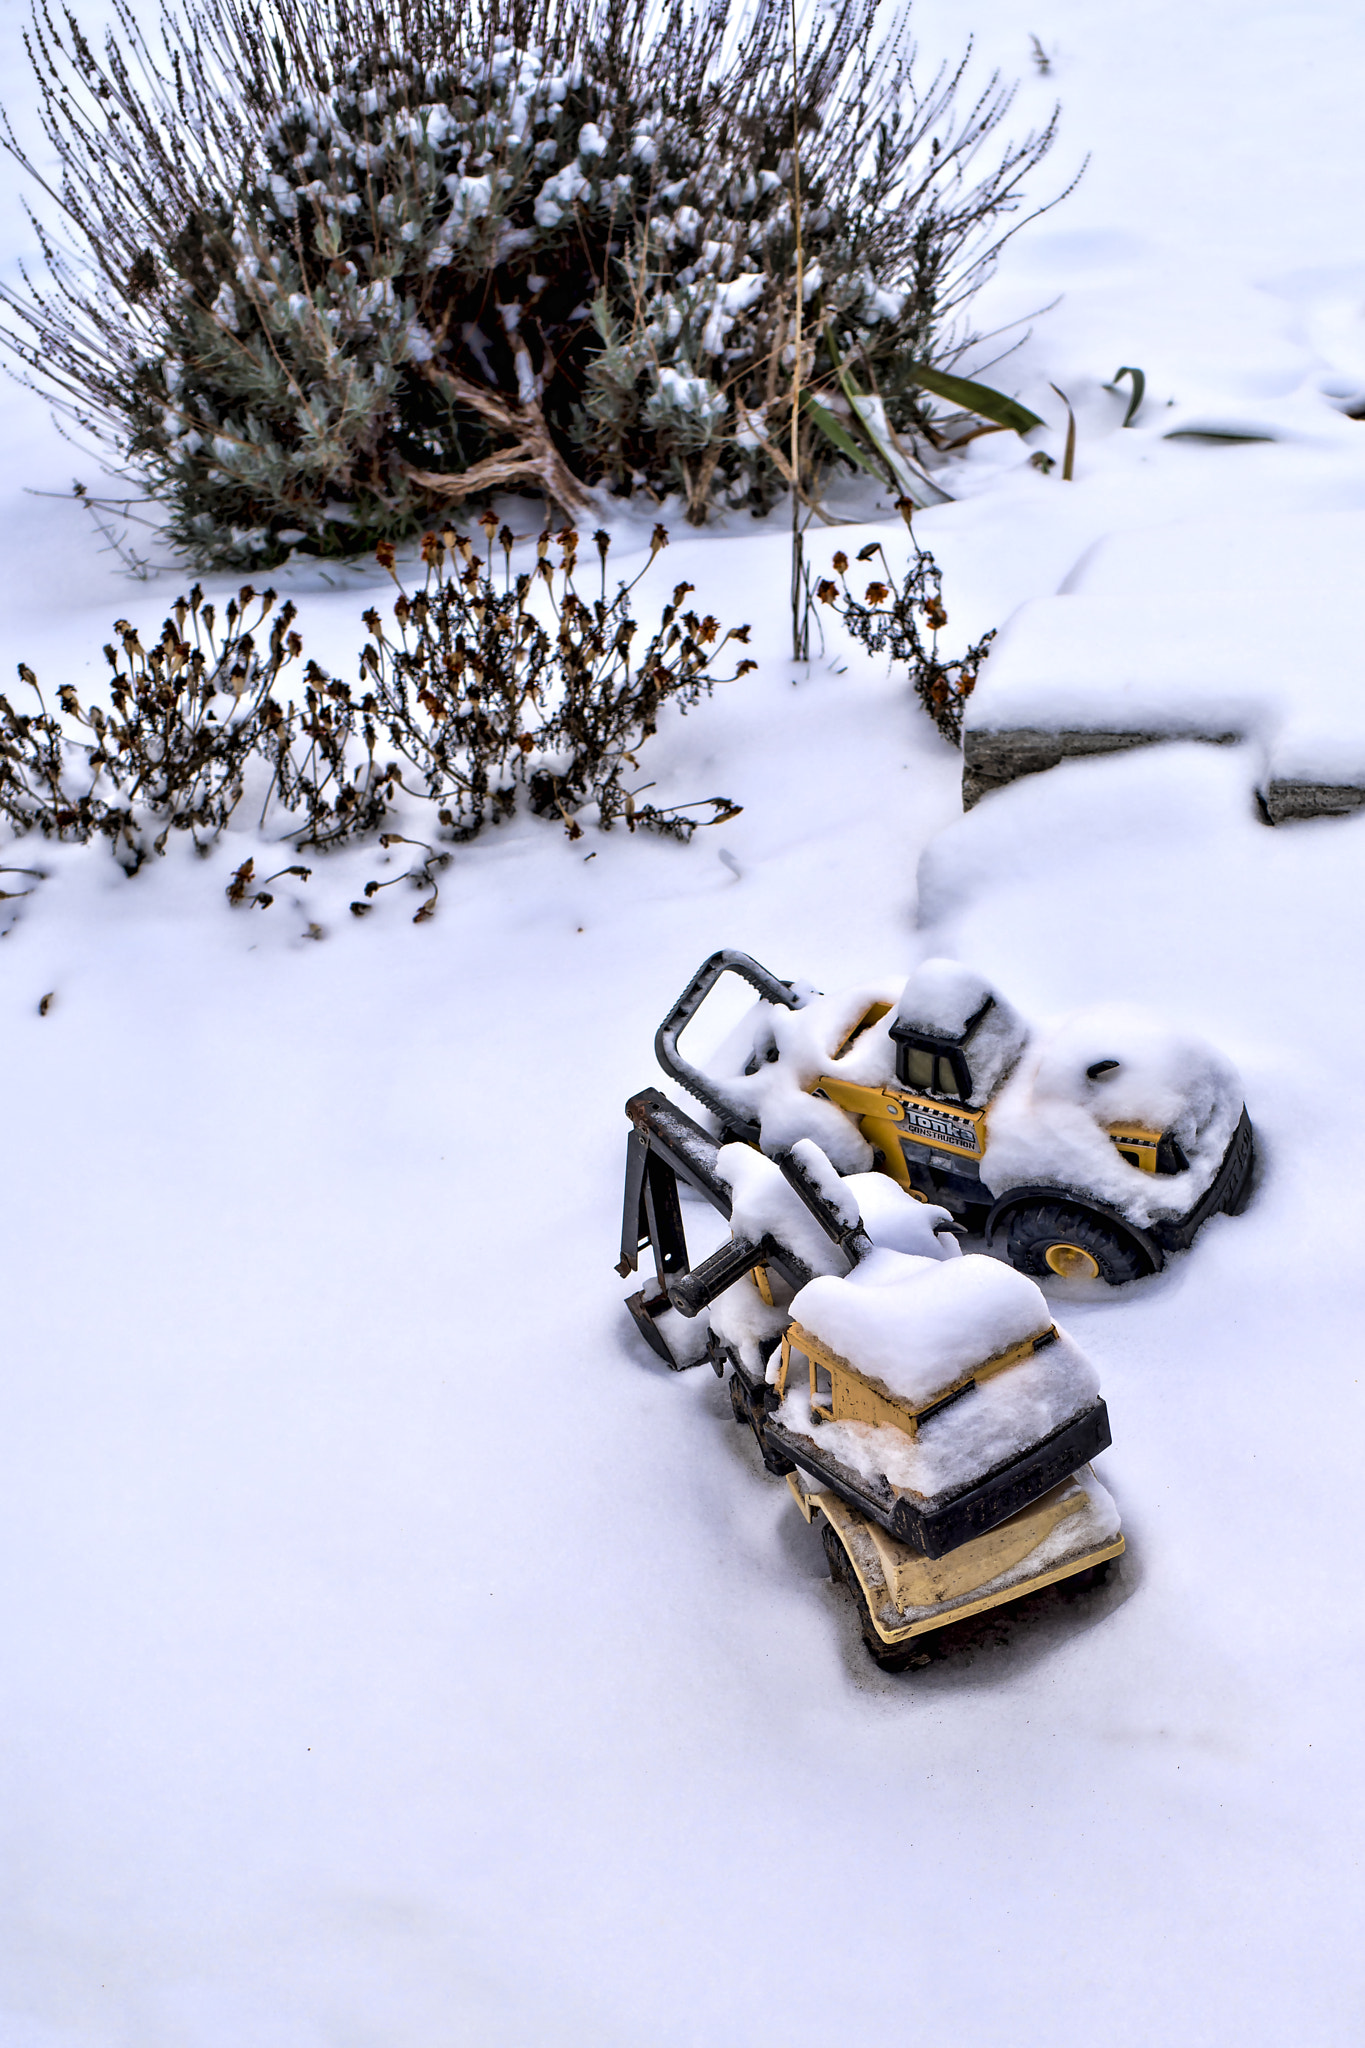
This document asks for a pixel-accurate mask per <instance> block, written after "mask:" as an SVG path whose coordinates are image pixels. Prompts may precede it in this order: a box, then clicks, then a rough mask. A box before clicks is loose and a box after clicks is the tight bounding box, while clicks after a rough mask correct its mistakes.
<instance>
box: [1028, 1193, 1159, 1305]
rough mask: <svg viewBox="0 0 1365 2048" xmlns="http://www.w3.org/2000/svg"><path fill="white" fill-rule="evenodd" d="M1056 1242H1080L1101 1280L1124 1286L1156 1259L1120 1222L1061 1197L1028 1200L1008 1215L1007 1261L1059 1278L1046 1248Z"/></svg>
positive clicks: (1034, 1273)
mask: <svg viewBox="0 0 1365 2048" xmlns="http://www.w3.org/2000/svg"><path fill="white" fill-rule="evenodd" d="M1057 1244H1074V1245H1079V1247H1080V1249H1081V1250H1082V1251H1086V1252H1089V1254H1090V1256H1091V1258H1092V1259H1093V1260H1094V1261H1095V1264H1096V1265H1097V1266H1098V1267H1099V1269H1100V1278H1101V1280H1104V1281H1107V1282H1108V1284H1109V1286H1111V1287H1122V1286H1123V1284H1124V1282H1125V1281H1127V1280H1141V1279H1142V1278H1143V1276H1144V1275H1145V1274H1147V1273H1150V1272H1151V1271H1152V1261H1151V1259H1150V1258H1149V1257H1148V1256H1147V1253H1146V1252H1145V1251H1144V1250H1143V1249H1142V1246H1141V1245H1140V1244H1138V1243H1137V1241H1136V1240H1135V1239H1134V1238H1131V1237H1128V1236H1126V1235H1125V1234H1124V1232H1123V1231H1122V1229H1121V1228H1120V1226H1119V1225H1117V1224H1113V1223H1110V1222H1108V1221H1107V1220H1106V1219H1105V1218H1104V1217H1102V1216H1096V1215H1095V1214H1094V1213H1093V1211H1088V1210H1085V1209H1079V1208H1072V1207H1070V1206H1069V1205H1066V1204H1063V1203H1061V1202H1027V1203H1025V1204H1024V1205H1023V1207H1021V1208H1018V1209H1016V1210H1015V1211H1014V1212H1013V1214H1012V1215H1011V1216H1010V1219H1009V1238H1008V1240H1007V1244H1006V1250H1007V1253H1008V1256H1009V1262H1010V1264H1011V1265H1012V1266H1017V1267H1018V1269H1019V1271H1020V1272H1021V1273H1027V1274H1028V1275H1029V1276H1030V1277H1031V1278H1032V1279H1034V1280H1050V1279H1055V1277H1056V1275H1055V1274H1054V1273H1053V1271H1052V1268H1051V1267H1050V1266H1049V1265H1048V1263H1047V1253H1048V1251H1049V1249H1050V1248H1051V1246H1053V1245H1057Z"/></svg>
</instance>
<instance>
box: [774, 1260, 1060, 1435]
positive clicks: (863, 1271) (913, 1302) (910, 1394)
mask: <svg viewBox="0 0 1365 2048" xmlns="http://www.w3.org/2000/svg"><path fill="white" fill-rule="evenodd" d="M791 1312H792V1318H793V1320H794V1321H795V1322H798V1323H799V1324H800V1325H801V1327H802V1329H803V1330H807V1331H809V1333H810V1335H811V1336H812V1337H815V1338H817V1339H818V1340H819V1341H820V1342H821V1343H822V1344H824V1345H826V1346H828V1348H829V1349H830V1350H831V1351H833V1352H835V1353H836V1354H837V1355H838V1356H839V1357H840V1358H845V1359H847V1360H848V1362H849V1364H850V1365H853V1366H856V1367H857V1369H858V1371H859V1372H862V1373H868V1374H870V1375H871V1376H872V1377H874V1378H875V1379H878V1380H880V1381H881V1382H882V1384H883V1385H884V1386H885V1387H886V1388H887V1390H888V1392H890V1393H892V1394H896V1395H898V1396H900V1398H901V1399H903V1400H906V1401H910V1402H913V1403H914V1405H915V1406H916V1407H924V1406H926V1405H927V1404H928V1403H929V1402H930V1401H933V1400H934V1399H936V1397H937V1396H938V1395H939V1394H942V1393H944V1392H945V1391H946V1390H947V1389H948V1388H949V1387H951V1386H953V1385H955V1384H956V1382H957V1381H958V1380H960V1379H961V1378H962V1376H963V1374H964V1373H967V1372H970V1371H971V1370H972V1368H973V1367H974V1366H980V1365H985V1364H986V1362H987V1360H989V1359H992V1358H996V1357H998V1356H999V1354H1000V1353H1001V1352H1002V1351H1008V1350H1010V1349H1011V1348H1012V1347H1013V1346H1014V1345H1016V1344H1022V1343H1024V1342H1025V1340H1026V1339H1028V1338H1030V1337H1038V1336H1040V1335H1041V1334H1042V1333H1043V1332H1044V1331H1045V1330H1047V1329H1048V1328H1049V1327H1050V1325H1051V1321H1052V1318H1051V1315H1050V1314H1049V1312H1048V1305H1047V1302H1046V1300H1045V1299H1044V1296H1043V1291H1042V1289H1041V1288H1040V1287H1039V1286H1037V1284H1036V1283H1035V1282H1034V1281H1032V1280H1030V1279H1028V1278H1027V1276H1026V1275H1025V1274H1023V1273H1016V1272H1015V1271H1014V1269H1013V1267H1012V1266H1005V1265H1002V1264H1001V1263H1000V1262H999V1261H998V1260H996V1259H988V1258H983V1257H982V1256H981V1255H980V1253H977V1252H973V1253H971V1254H969V1255H968V1256H967V1257H965V1258H961V1259H951V1260H934V1259H923V1258H915V1257H913V1256H911V1255H909V1254H907V1253H905V1252H896V1251H889V1250H877V1251H873V1252H870V1253H869V1254H868V1255H867V1257H866V1258H865V1259H863V1261H862V1262H861V1264H859V1265H858V1266H856V1267H855V1268H854V1270H853V1272H852V1273H851V1274H849V1275H848V1276H847V1277H846V1278H840V1277H838V1276H837V1275H834V1276H831V1275H827V1274H821V1275H820V1276H818V1277H817V1278H816V1279H814V1280H810V1281H808V1282H807V1284H806V1285H805V1286H804V1287H803V1288H802V1289H801V1290H800V1292H799V1293H798V1294H797V1295H796V1296H795V1297H794V1299H793V1301H792V1308H791ZM1009 1370H1011V1368H1006V1376H1008V1372H1009Z"/></svg>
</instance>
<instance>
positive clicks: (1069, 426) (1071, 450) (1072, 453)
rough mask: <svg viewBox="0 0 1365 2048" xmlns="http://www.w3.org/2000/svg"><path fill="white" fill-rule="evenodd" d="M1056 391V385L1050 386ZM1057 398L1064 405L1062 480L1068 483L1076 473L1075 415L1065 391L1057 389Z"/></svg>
mask: <svg viewBox="0 0 1365 2048" xmlns="http://www.w3.org/2000/svg"><path fill="white" fill-rule="evenodd" d="M1052 388H1053V390H1054V391H1057V386H1056V385H1055V384H1054V385H1053V386H1052ZM1057 396H1058V398H1060V399H1061V401H1062V404H1063V405H1064V406H1065V407H1066V452H1065V454H1064V455H1063V456H1062V482H1063V483H1064V484H1069V483H1071V482H1072V481H1073V479H1074V477H1075V475H1076V415H1075V413H1074V412H1073V411H1072V410H1071V400H1070V399H1069V398H1068V397H1067V395H1066V393H1065V391H1057Z"/></svg>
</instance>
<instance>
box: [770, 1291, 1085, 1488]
mask: <svg viewBox="0 0 1365 2048" xmlns="http://www.w3.org/2000/svg"><path fill="white" fill-rule="evenodd" d="M881 1256H883V1257H891V1256H894V1255H893V1254H891V1253H883V1254H882V1255H881ZM971 1263H972V1261H971V1258H970V1256H969V1257H968V1258H965V1259H963V1260H962V1261H961V1262H960V1263H959V1264H957V1265H953V1266H940V1267H935V1268H934V1269H933V1270H934V1271H935V1272H936V1273H940V1274H945V1275H946V1274H956V1273H961V1272H962V1271H964V1269H966V1268H967V1267H968V1266H970V1264H971ZM983 1263H989V1262H983ZM1002 1270H1007V1269H1002ZM1014 1277H1015V1278H1016V1279H1022V1278H1023V1275H1022V1274H1016V1275H1015V1276H1014ZM822 1284H824V1283H822V1282H819V1281H813V1282H812V1283H811V1285H812V1286H820V1285H822ZM808 1292H809V1289H808V1288H803V1289H802V1294H806V1293H808ZM800 1299H801V1295H798V1296H797V1300H798V1301H799V1300H800ZM798 1320H800V1318H799V1314H798ZM909 1377H910V1375H908V1374H907V1375H906V1378H909ZM921 1383H922V1382H921ZM1099 1390H1100V1383H1099V1377H1098V1375H1097V1373H1096V1371H1095V1368H1094V1366H1093V1365H1092V1364H1091V1363H1090V1361H1089V1359H1088V1358H1086V1356H1085V1355H1084V1353H1083V1352H1082V1351H1081V1350H1080V1348H1079V1346H1078V1345H1076V1344H1075V1343H1074V1342H1073V1341H1072V1339H1071V1338H1069V1337H1067V1336H1066V1335H1064V1334H1062V1335H1059V1336H1058V1338H1057V1341H1056V1342H1055V1343H1053V1344H1048V1345H1046V1346H1045V1347H1044V1349H1043V1350H1041V1351H1039V1352H1035V1354H1034V1355H1033V1357H1032V1358H1029V1359H1026V1360H1025V1361H1024V1362H1023V1363H1022V1364H1020V1365H1011V1366H1007V1367H1006V1368H1005V1370H1004V1371H1003V1372H998V1373H996V1374H995V1375H994V1376H993V1377H992V1378H991V1379H988V1380H983V1381H981V1382H980V1384H979V1385H977V1386H975V1387H973V1388H972V1389H971V1391H970V1392H969V1393H966V1394H963V1395H961V1396H960V1397H959V1399H957V1400H955V1401H951V1402H949V1404H948V1406H947V1407H946V1408H943V1409H941V1410H940V1411H939V1413H938V1414H937V1415H933V1416H931V1417H930V1418H929V1420H928V1421H927V1422H926V1423H925V1424H924V1425H923V1427H922V1428H921V1430H920V1433H919V1435H918V1436H917V1437H914V1438H911V1437H909V1436H907V1435H906V1434H905V1432H904V1431H903V1430H900V1429H896V1428H894V1427H892V1425H891V1424H889V1423H873V1422H816V1421H813V1420H812V1417H811V1412H810V1384H809V1379H808V1378H807V1377H806V1376H804V1375H803V1376H802V1377H800V1378H798V1376H797V1374H796V1372H795V1370H793V1372H792V1374H791V1377H790V1379H789V1380H788V1383H787V1393H786V1395H785V1397H784V1399H783V1402H782V1405H781V1407H780V1408H779V1409H778V1411H777V1420H778V1422H779V1423H780V1424H781V1425H782V1427H783V1428H784V1429H787V1430H788V1431H790V1432H791V1434H792V1435H793V1436H797V1437H804V1438H805V1439H806V1440H807V1442H808V1443H809V1444H810V1445H811V1446H812V1449H813V1451H814V1453H815V1455H816V1456H817V1457H819V1458H820V1459H822V1460H825V1461H828V1460H830V1459H834V1460H836V1461H837V1462H838V1463H839V1464H841V1465H846V1466H848V1467H849V1468H850V1470H851V1471H853V1472H855V1473H857V1474H859V1475H861V1477H862V1478H863V1479H867V1480H878V1479H884V1480H887V1481H889V1483H890V1484H891V1485H892V1486H895V1487H900V1488H902V1489H904V1491H905V1492H907V1493H910V1494H913V1495H914V1496H915V1498H916V1500H917V1501H918V1502H921V1503H924V1504H926V1505H928V1506H931V1507H933V1506H939V1505H941V1504H942V1503H944V1502H945V1501H947V1500H950V1499H952V1498H953V1497H954V1496H955V1495H956V1494H959V1493H962V1492H963V1491H964V1490H965V1489H966V1488H968V1487H971V1486H974V1485H976V1484H977V1482H978V1481H979V1480H981V1479H984V1478H985V1477H986V1476H987V1474H989V1473H991V1472H994V1471H996V1470H997V1469H998V1468H999V1467H1000V1466H1002V1465H1005V1464H1008V1463H1009V1462H1010V1461H1011V1460H1013V1459H1015V1458H1020V1457H1022V1456H1023V1455H1024V1454H1025V1452H1026V1451H1029V1450H1031V1449H1032V1448H1033V1446H1034V1445H1035V1444H1039V1443H1041V1442H1042V1441H1043V1439H1044V1438H1045V1437H1049V1436H1051V1435H1052V1433H1053V1431H1054V1430H1058V1429H1061V1428H1062V1427H1063V1426H1064V1425H1065V1424H1066V1423H1068V1422H1071V1421H1073V1420H1074V1419H1075V1418H1076V1417H1077V1416H1079V1415H1082V1414H1084V1413H1085V1411H1086V1409H1088V1408H1092V1407H1093V1406H1094V1404H1095V1400H1096V1398H1097V1396H1098V1394H1099Z"/></svg>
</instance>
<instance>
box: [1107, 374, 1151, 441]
mask: <svg viewBox="0 0 1365 2048" xmlns="http://www.w3.org/2000/svg"><path fill="white" fill-rule="evenodd" d="M1120 377H1131V378H1132V380H1133V395H1132V397H1131V398H1130V399H1129V401H1128V410H1127V412H1126V413H1125V414H1124V415H1123V424H1124V426H1125V427H1131V426H1132V424H1133V421H1134V420H1135V419H1136V418H1137V409H1138V407H1139V406H1140V405H1141V403H1142V395H1143V393H1144V392H1145V391H1146V389H1147V379H1146V378H1145V377H1144V376H1143V374H1142V372H1141V370H1135V369H1134V368H1133V365H1132V364H1131V363H1125V364H1124V366H1123V368H1122V369H1121V370H1115V372H1114V374H1113V377H1112V378H1111V379H1110V381H1109V383H1107V384H1106V385H1105V387H1104V388H1105V390H1106V391H1117V390H1118V388H1119V378H1120Z"/></svg>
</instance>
